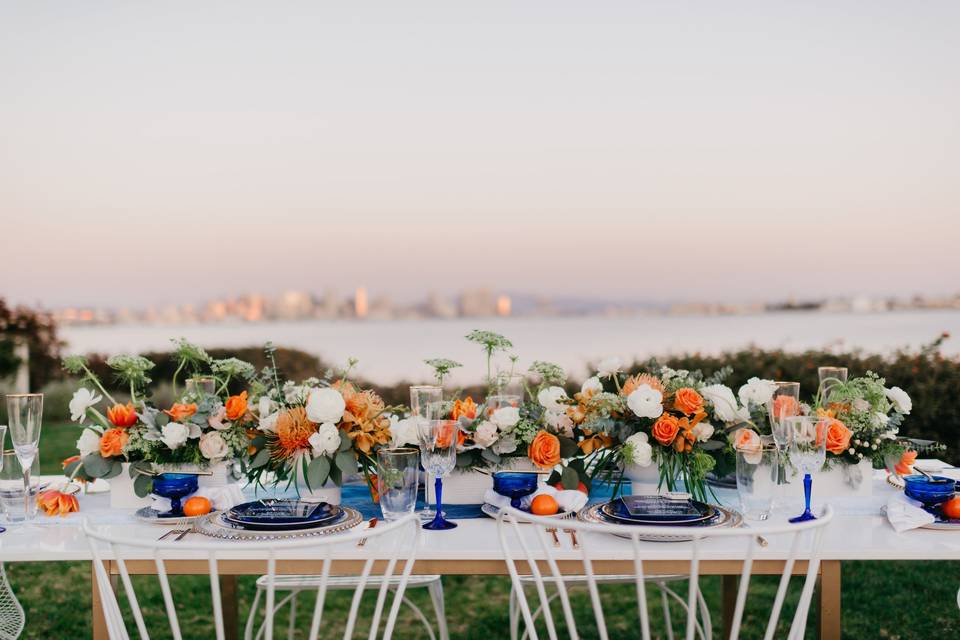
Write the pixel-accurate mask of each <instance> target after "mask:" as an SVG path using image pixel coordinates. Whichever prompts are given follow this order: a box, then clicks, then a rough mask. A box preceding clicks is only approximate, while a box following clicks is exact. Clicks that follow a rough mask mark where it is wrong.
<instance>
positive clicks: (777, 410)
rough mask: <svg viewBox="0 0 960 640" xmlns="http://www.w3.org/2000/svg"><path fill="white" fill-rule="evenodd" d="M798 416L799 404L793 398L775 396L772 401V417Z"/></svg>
mask: <svg viewBox="0 0 960 640" xmlns="http://www.w3.org/2000/svg"><path fill="white" fill-rule="evenodd" d="M798 415H800V402H799V401H798V400H797V399H796V398H794V397H793V396H777V397H776V398H774V399H773V417H774V418H790V417H792V416H798Z"/></svg>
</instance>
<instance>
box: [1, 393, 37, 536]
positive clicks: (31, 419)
mask: <svg viewBox="0 0 960 640" xmlns="http://www.w3.org/2000/svg"><path fill="white" fill-rule="evenodd" d="M7 419H8V420H9V421H10V440H11V441H12V442H13V449H14V451H16V453H17V459H18V460H19V461H20V466H21V467H23V500H24V511H25V512H26V513H27V514H28V517H29V514H30V467H31V466H32V465H33V460H34V458H36V457H37V449H38V448H39V444H40V426H41V421H42V419H43V394H42V393H14V394H10V395H8V396H7Z"/></svg>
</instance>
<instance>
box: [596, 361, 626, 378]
mask: <svg viewBox="0 0 960 640" xmlns="http://www.w3.org/2000/svg"><path fill="white" fill-rule="evenodd" d="M620 366H621V362H620V358H618V357H616V356H613V357H612V358H604V359H603V360H601V361H600V364H598V365H597V375H598V376H600V377H601V378H609V377H611V376H613V374H615V373H617V372H619V371H620Z"/></svg>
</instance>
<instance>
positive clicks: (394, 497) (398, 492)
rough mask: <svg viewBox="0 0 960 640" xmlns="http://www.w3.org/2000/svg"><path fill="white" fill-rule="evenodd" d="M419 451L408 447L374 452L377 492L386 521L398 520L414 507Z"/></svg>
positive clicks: (411, 511) (417, 480) (415, 505)
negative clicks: (375, 455) (375, 453)
mask: <svg viewBox="0 0 960 640" xmlns="http://www.w3.org/2000/svg"><path fill="white" fill-rule="evenodd" d="M419 476H420V451H419V450H417V449H412V448H409V447H404V448H400V449H381V450H380V451H378V452H377V493H378V494H379V495H380V510H381V511H382V512H383V517H384V519H385V520H399V519H400V518H402V517H404V516H405V515H407V514H410V513H413V512H414V511H416V508H417V485H418V483H419V479H420V478H419Z"/></svg>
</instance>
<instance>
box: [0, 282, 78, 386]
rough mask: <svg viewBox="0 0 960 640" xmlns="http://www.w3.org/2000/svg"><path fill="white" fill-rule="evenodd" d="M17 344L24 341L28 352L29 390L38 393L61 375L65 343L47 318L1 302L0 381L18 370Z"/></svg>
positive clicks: (0, 300)
mask: <svg viewBox="0 0 960 640" xmlns="http://www.w3.org/2000/svg"><path fill="white" fill-rule="evenodd" d="M18 340H22V341H25V342H26V344H27V348H28V349H29V351H30V389H32V390H37V389H40V388H42V387H43V386H44V385H45V384H46V383H47V382H49V381H50V380H51V379H53V378H54V377H56V376H59V375H60V350H61V349H62V348H63V346H64V343H63V341H61V340H60V339H59V338H58V337H57V325H56V324H55V323H54V321H53V318H52V317H51V316H50V314H48V313H44V312H42V311H36V310H34V309H30V308H28V307H23V306H18V307H11V306H9V305H8V304H7V302H6V300H4V299H3V298H0V378H7V377H9V376H11V375H13V374H14V373H16V371H17V367H19V366H20V359H19V358H18V357H17V355H16V351H15V348H16V343H17V341H18Z"/></svg>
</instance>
